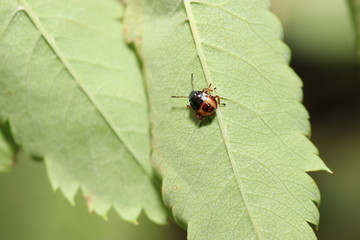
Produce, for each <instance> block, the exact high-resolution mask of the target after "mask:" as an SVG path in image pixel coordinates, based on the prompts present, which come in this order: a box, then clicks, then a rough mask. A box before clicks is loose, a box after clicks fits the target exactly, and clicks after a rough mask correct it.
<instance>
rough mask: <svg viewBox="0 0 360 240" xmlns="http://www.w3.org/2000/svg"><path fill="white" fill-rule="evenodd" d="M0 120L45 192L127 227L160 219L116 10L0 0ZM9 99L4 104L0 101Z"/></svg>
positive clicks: (138, 85)
mask: <svg viewBox="0 0 360 240" xmlns="http://www.w3.org/2000/svg"><path fill="white" fill-rule="evenodd" d="M0 5H1V12H0V24H1V25H0V91H1V92H0V115H1V118H3V119H7V120H8V121H9V122H10V123H11V126H12V132H13V134H14V137H15V140H16V142H17V143H18V144H21V145H22V146H23V147H24V149H25V151H26V152H27V153H28V154H30V155H33V156H38V157H43V158H44V159H45V162H46V166H47V170H48V175H49V177H50V180H51V183H52V186H53V188H54V189H57V188H60V189H61V191H62V192H63V193H64V195H65V196H66V197H67V198H68V199H69V200H70V201H73V197H74V195H75V193H76V192H77V190H78V189H79V188H81V189H82V191H83V194H84V196H85V199H86V201H87V204H88V207H89V209H90V210H94V211H95V212H97V213H99V214H101V215H103V216H105V215H106V212H107V211H108V209H109V208H110V207H111V206H112V205H113V206H114V208H115V209H116V211H117V212H118V213H119V214H120V216H121V217H122V218H124V219H125V220H128V221H133V222H135V221H136V219H137V217H138V215H139V214H140V211H141V209H144V210H145V212H146V214H147V215H148V216H149V217H150V219H152V220H153V221H155V222H158V223H163V222H164V221H165V213H164V209H163V206H162V203H161V199H160V197H159V194H158V189H157V186H156V184H155V181H154V178H153V174H152V170H151V166H150V161H149V155H150V140H149V124H148V110H147V100H146V95H145V90H144V86H143V81H142V77H141V73H140V70H139V66H138V62H137V59H136V57H135V56H134V54H133V52H132V51H131V50H130V49H128V47H127V46H126V44H125V43H124V41H123V37H122V26H121V24H120V20H119V19H120V17H121V13H122V8H121V5H120V4H119V3H117V2H116V1H100V0H90V1H85V0H75V1H72V0H71V1H70V0H66V1H46V0H41V1H39V0H36V1H35V0H19V1H14V0H13V1H9V0H0ZM9 91H11V92H12V94H11V95H9V94H6V92H9Z"/></svg>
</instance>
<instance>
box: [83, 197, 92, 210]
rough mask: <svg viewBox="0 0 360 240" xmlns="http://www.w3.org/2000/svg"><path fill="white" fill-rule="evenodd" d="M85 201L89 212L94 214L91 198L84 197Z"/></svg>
mask: <svg viewBox="0 0 360 240" xmlns="http://www.w3.org/2000/svg"><path fill="white" fill-rule="evenodd" d="M84 199H85V202H86V206H87V209H88V210H89V212H92V208H91V196H88V195H84Z"/></svg>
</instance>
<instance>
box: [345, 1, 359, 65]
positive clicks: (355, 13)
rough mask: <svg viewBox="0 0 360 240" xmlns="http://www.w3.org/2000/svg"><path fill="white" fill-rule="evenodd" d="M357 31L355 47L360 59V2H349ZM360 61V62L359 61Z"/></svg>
mask: <svg viewBox="0 0 360 240" xmlns="http://www.w3.org/2000/svg"><path fill="white" fill-rule="evenodd" d="M348 3H349V6H350V10H351V14H352V18H353V23H354V29H355V35H356V40H355V45H356V52H357V56H358V58H359V59H360V0H348ZM359 61H360V60H359Z"/></svg>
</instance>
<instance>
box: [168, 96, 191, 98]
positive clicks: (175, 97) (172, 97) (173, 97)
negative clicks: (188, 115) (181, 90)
mask: <svg viewBox="0 0 360 240" xmlns="http://www.w3.org/2000/svg"><path fill="white" fill-rule="evenodd" d="M171 98H188V96H171Z"/></svg>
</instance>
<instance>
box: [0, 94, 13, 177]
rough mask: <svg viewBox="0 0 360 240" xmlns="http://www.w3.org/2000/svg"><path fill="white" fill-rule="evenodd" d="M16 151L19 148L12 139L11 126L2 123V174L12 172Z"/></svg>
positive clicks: (0, 156)
mask: <svg viewBox="0 0 360 240" xmlns="http://www.w3.org/2000/svg"><path fill="white" fill-rule="evenodd" d="M8 94H11V93H8ZM16 151H17V147H16V145H15V143H14V141H13V139H12V137H11V134H10V129H9V125H8V124H2V123H0V172H8V171H10V170H11V168H12V166H13V165H14V161H15V153H16Z"/></svg>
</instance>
